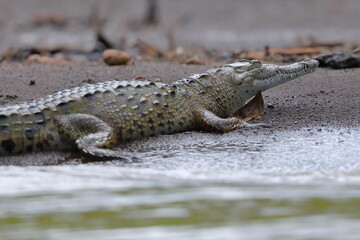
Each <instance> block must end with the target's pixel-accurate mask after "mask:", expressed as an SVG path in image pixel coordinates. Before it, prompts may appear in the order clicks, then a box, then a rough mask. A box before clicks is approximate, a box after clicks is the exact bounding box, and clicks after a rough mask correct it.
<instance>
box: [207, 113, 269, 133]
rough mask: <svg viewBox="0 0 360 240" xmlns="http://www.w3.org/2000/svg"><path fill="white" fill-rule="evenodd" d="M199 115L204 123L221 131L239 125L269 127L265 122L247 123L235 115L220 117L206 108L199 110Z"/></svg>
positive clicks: (235, 127) (229, 129) (232, 128)
mask: <svg viewBox="0 0 360 240" xmlns="http://www.w3.org/2000/svg"><path fill="white" fill-rule="evenodd" d="M200 117H201V120H202V122H203V123H205V125H206V126H207V127H210V128H212V129H215V130H217V131H221V132H228V131H231V130H234V129H238V128H241V127H251V128H254V127H270V126H269V125H267V124H265V123H256V124H251V123H247V122H245V121H243V120H240V119H238V118H236V117H229V118H220V117H218V116H216V115H215V114H214V113H213V112H210V111H208V110H202V111H201V112H200Z"/></svg>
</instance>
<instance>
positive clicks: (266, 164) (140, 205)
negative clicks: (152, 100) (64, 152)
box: [0, 130, 360, 240]
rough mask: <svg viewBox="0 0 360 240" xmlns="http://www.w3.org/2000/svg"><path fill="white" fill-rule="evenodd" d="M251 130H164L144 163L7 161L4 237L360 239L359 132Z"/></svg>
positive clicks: (0, 229) (0, 182)
mask: <svg viewBox="0 0 360 240" xmlns="http://www.w3.org/2000/svg"><path fill="white" fill-rule="evenodd" d="M243 135H244V134H242V136H243ZM250 135H251V134H250ZM250 135H247V136H246V135H245V136H243V138H244V139H242V141H241V143H239V144H237V143H236V142H234V139H238V138H239V136H238V135H236V133H232V134H229V135H217V136H215V137H213V136H212V135H206V136H207V138H204V135H202V134H200V135H195V136H193V135H188V134H185V135H181V136H180V137H179V139H176V141H174V142H175V143H168V142H169V141H168V140H169V139H172V138H174V136H164V137H163V140H165V141H164V142H166V143H161V141H157V142H160V143H159V144H158V145H156V144H155V145H154V144H151V150H149V148H150V146H147V143H146V141H145V142H144V143H141V144H142V145H141V144H140V145H141V146H137V147H138V148H139V152H140V156H142V159H143V161H140V162H136V163H120V162H116V161H113V162H107V163H96V164H80V165H79V164H74V163H72V164H70V165H69V164H63V165H59V166H27V167H24V166H0V239H1V240H2V239H211V240H212V239H274V240H275V239H359V236H360V162H359V160H360V159H359V156H360V155H359V153H360V149H359V148H358V146H359V145H358V144H359V143H360V138H359V137H358V136H359V133H358V132H356V131H348V130H346V131H345V130H339V131H335V132H334V131H331V132H321V133H316V134H308V133H306V132H302V131H300V132H291V134H289V132H283V133H277V134H275V135H274V134H272V136H273V137H272V138H268V137H267V136H266V134H264V136H262V133H259V134H257V135H256V137H250ZM251 136H253V135H251ZM175 138H176V137H175ZM219 138H221V139H219ZM189 139H190V140H191V141H189ZM160 140H161V139H160ZM217 140H221V141H217ZM164 144H165V145H164ZM133 147H134V146H133ZM130 148H131V147H130ZM164 149H167V150H166V151H165V150H164ZM164 152H165V153H164ZM36 156H38V157H41V158H42V157H44V155H35V157H36ZM45 156H47V157H50V158H53V155H51V154H50V155H45ZM32 157H34V156H32Z"/></svg>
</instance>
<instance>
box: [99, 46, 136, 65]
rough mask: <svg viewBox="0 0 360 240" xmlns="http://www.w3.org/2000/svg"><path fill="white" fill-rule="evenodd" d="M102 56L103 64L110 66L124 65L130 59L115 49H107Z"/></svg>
mask: <svg viewBox="0 0 360 240" xmlns="http://www.w3.org/2000/svg"><path fill="white" fill-rule="evenodd" d="M102 55H103V59H104V62H105V63H106V64H107V65H110V66H114V65H126V64H127V63H128V62H129V61H130V59H131V56H130V55H129V54H127V53H126V52H123V51H119V50H116V49H107V50H105V51H104V52H103V54H102Z"/></svg>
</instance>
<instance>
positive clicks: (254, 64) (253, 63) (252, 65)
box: [250, 60, 261, 69]
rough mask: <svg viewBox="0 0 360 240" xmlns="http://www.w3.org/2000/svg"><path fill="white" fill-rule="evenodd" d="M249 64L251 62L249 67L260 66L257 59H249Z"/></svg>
mask: <svg viewBox="0 0 360 240" xmlns="http://www.w3.org/2000/svg"><path fill="white" fill-rule="evenodd" d="M250 64H251V67H250V68H251V69H254V68H259V67H261V62H260V61H259V60H251V61H250Z"/></svg>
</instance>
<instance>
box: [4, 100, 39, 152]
mask: <svg viewBox="0 0 360 240" xmlns="http://www.w3.org/2000/svg"><path fill="white" fill-rule="evenodd" d="M45 122H46V117H45V112H44V111H43V109H39V108H34V107H33V106H29V105H26V104H21V105H19V104H17V105H12V106H9V107H4V108H1V109H0V155H1V156H4V155H12V154H18V153H25V152H32V151H40V150H43V148H44V146H43V143H42V142H43V141H42V134H41V133H42V132H43V131H44V128H45V127H44V126H45Z"/></svg>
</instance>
